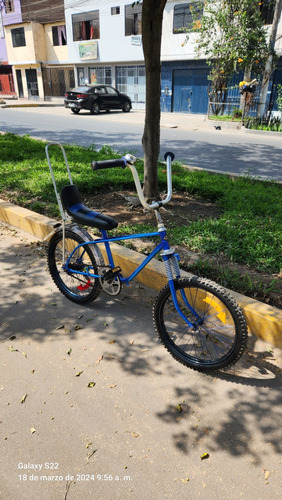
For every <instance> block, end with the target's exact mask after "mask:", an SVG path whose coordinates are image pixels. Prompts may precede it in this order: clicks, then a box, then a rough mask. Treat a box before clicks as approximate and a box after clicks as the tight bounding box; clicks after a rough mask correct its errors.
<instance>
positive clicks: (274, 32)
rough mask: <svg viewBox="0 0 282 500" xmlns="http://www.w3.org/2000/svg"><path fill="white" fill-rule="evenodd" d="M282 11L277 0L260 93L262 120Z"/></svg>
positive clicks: (279, 0)
mask: <svg viewBox="0 0 282 500" xmlns="http://www.w3.org/2000/svg"><path fill="white" fill-rule="evenodd" d="M281 10H282V0H276V5H275V10H274V16H273V23H272V29H271V33H270V39H269V57H268V60H267V61H266V65H265V70H264V72H263V78H262V84H261V91H260V96H259V107H258V113H257V115H258V117H260V118H263V117H264V114H265V103H266V97H267V91H268V85H269V80H270V77H271V75H272V72H273V69H274V68H273V59H274V48H275V42H276V36H277V28H278V23H279V20H280V16H281Z"/></svg>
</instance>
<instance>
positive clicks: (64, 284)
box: [48, 229, 101, 304]
mask: <svg viewBox="0 0 282 500" xmlns="http://www.w3.org/2000/svg"><path fill="white" fill-rule="evenodd" d="M80 243H85V239H84V238H83V237H82V235H81V234H80V233H78V232H76V231H75V230H70V229H66V231H65V262H66V261H67V259H68V258H69V256H70V254H71V253H72V252H73V250H74V249H75V248H76V247H77V246H78V245H79V244H80ZM65 262H63V231H57V232H56V233H55V234H54V235H53V236H52V238H51V240H50V242H49V247H48V267H49V271H50V274H51V276H52V279H53V281H54V283H55V284H56V285H57V287H58V288H59V290H60V291H61V292H62V293H63V294H64V295H65V296H66V297H67V298H68V299H70V300H72V301H73V302H76V303H79V304H87V303H88V302H92V301H93V300H95V299H96V298H97V297H98V295H99V294H100V292H101V284H100V280H99V278H93V277H91V276H87V275H83V274H80V273H81V272H82V273H89V274H98V267H97V262H96V258H95V254H94V251H93V250H92V248H91V246H90V245H84V246H83V247H79V248H77V249H76V250H75V252H74V254H73V256H72V258H71V260H70V262H69V263H68V268H69V270H64V267H63V266H64V264H65ZM75 271H76V272H75Z"/></svg>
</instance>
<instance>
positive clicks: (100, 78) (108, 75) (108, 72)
mask: <svg viewBox="0 0 282 500" xmlns="http://www.w3.org/2000/svg"><path fill="white" fill-rule="evenodd" d="M88 72H89V83H90V84H92V83H103V84H105V85H112V69H111V68H110V67H100V68H89V69H88Z"/></svg>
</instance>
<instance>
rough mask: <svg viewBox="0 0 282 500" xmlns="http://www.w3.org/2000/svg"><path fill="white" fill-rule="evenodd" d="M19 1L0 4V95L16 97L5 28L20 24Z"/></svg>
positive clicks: (13, 0) (14, 0) (10, 0)
mask: <svg viewBox="0 0 282 500" xmlns="http://www.w3.org/2000/svg"><path fill="white" fill-rule="evenodd" d="M21 19H22V17H21V6H20V0H9V1H3V0H2V2H0V95H1V94H4V95H16V91H15V86H14V78H13V68H12V65H11V64H10V63H9V61H8V54H7V47H6V37H5V26H8V25H9V24H14V23H19V22H21Z"/></svg>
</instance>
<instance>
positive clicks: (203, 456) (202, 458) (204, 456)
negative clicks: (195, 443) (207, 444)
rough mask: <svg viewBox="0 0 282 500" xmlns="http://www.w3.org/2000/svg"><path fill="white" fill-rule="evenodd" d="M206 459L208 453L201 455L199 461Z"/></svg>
mask: <svg viewBox="0 0 282 500" xmlns="http://www.w3.org/2000/svg"><path fill="white" fill-rule="evenodd" d="M206 458H209V454H208V453H203V454H202V455H201V460H205V459H206Z"/></svg>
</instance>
